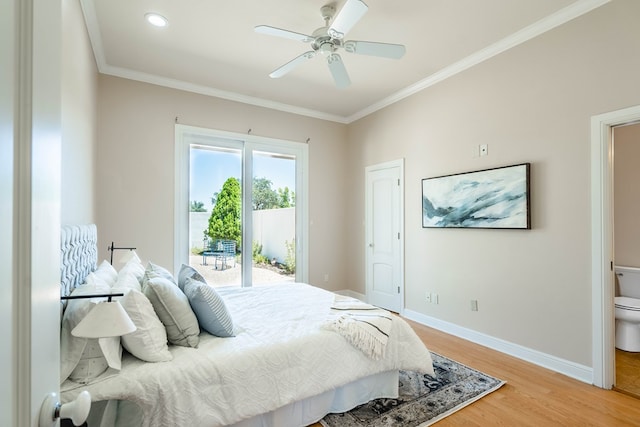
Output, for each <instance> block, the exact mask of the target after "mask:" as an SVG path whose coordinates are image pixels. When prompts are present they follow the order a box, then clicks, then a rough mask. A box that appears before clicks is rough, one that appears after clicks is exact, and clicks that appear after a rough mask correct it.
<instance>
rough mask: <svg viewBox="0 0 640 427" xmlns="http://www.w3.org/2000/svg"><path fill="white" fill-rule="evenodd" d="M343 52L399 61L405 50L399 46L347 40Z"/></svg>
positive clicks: (402, 46)
mask: <svg viewBox="0 0 640 427" xmlns="http://www.w3.org/2000/svg"><path fill="white" fill-rule="evenodd" d="M343 47H344V50H346V51H347V52H350V53H357V54H358V55H370V56H380V57H382V58H391V59H400V58H402V56H403V55H404V54H405V52H406V51H407V49H406V48H405V47H404V45H401V44H391V43H377V42H363V41H357V40H349V41H346V42H344V44H343Z"/></svg>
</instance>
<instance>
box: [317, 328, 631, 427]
mask: <svg viewBox="0 0 640 427" xmlns="http://www.w3.org/2000/svg"><path fill="white" fill-rule="evenodd" d="M409 324H410V325H411V326H412V327H413V329H414V330H415V331H416V333H417V334H418V336H420V338H421V339H422V341H423V342H424V343H425V344H426V345H427V347H428V348H429V350H431V351H433V352H436V353H439V354H441V355H443V356H447V357H449V358H451V359H454V360H456V361H458V362H460V363H464V364H465V365H468V366H470V367H472V368H475V369H478V370H480V371H482V372H485V373H487V374H489V375H493V376H495V377H497V378H500V379H502V380H505V381H506V382H507V383H506V384H505V385H504V386H502V387H501V388H500V389H499V390H497V391H495V392H493V393H491V394H490V395H488V396H486V397H484V398H482V399H480V400H479V401H477V402H475V403H473V404H471V405H469V406H468V407H466V408H464V409H462V410H460V411H458V412H456V413H454V414H452V415H450V416H449V417H447V418H445V419H443V420H441V421H439V422H438V423H437V426H438V427H454V426H478V427H481V426H482V427H487V426H491V427H493V426H508V427H516V426H517V427H520V426H532V427H540V426H563V427H565V426H566V427H569V426H581V427H582V426H616V427H617V426H640V399H636V398H634V397H631V396H628V395H626V394H623V393H619V392H616V391H612V390H602V389H600V388H597V387H595V386H592V385H589V384H585V383H583V382H580V381H577V380H574V379H572V378H569V377H566V376H564V375H562V374H558V373H556V372H553V371H550V370H547V369H545V368H541V367H538V366H536V365H533V364H530V363H527V362H524V361H522V360H520V359H517V358H515V357H511V356H508V355H506V354H504V353H500V352H497V351H494V350H490V349H488V348H486V347H483V346H480V345H477V344H474V343H471V342H469V341H466V340H463V339H460V338H457V337H454V336H451V335H448V334H445V333H443V332H440V331H437V330H435V329H431V328H428V327H426V326H422V325H420V324H417V323H415V322H411V321H409ZM311 427H321V425H320V424H319V423H316V424H313V425H312V426H311Z"/></svg>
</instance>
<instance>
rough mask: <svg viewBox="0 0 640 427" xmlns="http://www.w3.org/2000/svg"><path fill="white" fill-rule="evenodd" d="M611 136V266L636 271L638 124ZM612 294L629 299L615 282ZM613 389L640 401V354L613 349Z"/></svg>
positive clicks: (639, 247)
mask: <svg viewBox="0 0 640 427" xmlns="http://www.w3.org/2000/svg"><path fill="white" fill-rule="evenodd" d="M612 134H613V135H612V138H611V139H612V145H613V147H612V149H613V156H612V158H613V161H612V164H613V230H614V231H613V242H614V243H613V251H614V265H615V266H625V267H635V268H640V227H638V221H637V220H638V218H640V188H638V186H637V185H635V183H637V182H640V168H638V162H639V161H640V123H625V124H622V125H619V126H614V127H613V128H612ZM620 274H622V273H620ZM627 280H629V279H627ZM615 295H616V296H630V295H624V294H623V293H621V292H620V287H619V286H618V282H617V279H616V286H615ZM622 347H623V348H624V346H622ZM614 388H615V389H616V390H618V391H621V392H624V393H626V394H631V395H634V396H635V397H638V398H640V353H638V352H630V351H624V350H621V349H619V348H616V349H615V386H614Z"/></svg>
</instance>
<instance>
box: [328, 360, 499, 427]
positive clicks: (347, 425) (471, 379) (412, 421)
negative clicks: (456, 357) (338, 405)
mask: <svg viewBox="0 0 640 427" xmlns="http://www.w3.org/2000/svg"><path fill="white" fill-rule="evenodd" d="M431 356H432V357H433V366H434V370H435V371H436V377H435V378H433V377H431V376H429V375H425V374H419V373H416V372H410V371H400V383H399V397H398V398H397V399H376V400H372V401H371V402H368V403H365V404H364V405H360V406H358V407H356V408H354V409H352V410H351V411H349V412H345V413H342V414H329V415H327V416H326V417H324V418H323V419H322V420H321V421H320V423H321V424H322V425H323V426H325V427H364V426H366V427H425V426H429V425H431V424H433V423H435V422H436V421H439V420H441V419H442V418H444V417H446V416H448V415H451V414H453V413H454V412H456V411H458V410H460V409H462V408H464V407H465V406H467V405H469V404H471V403H473V402H475V401H476V400H478V399H480V398H482V397H484V396H486V395H487V394H489V393H491V392H493V391H495V390H497V389H499V388H500V387H501V386H502V385H503V384H504V381H501V380H499V379H496V378H493V377H491V376H489V375H487V374H483V373H482V372H479V371H476V370H475V369H472V368H469V367H468V366H465V365H463V364H461V363H458V362H456V361H453V360H451V359H448V358H446V357H444V356H440V355H439V354H436V353H433V352H432V353H431Z"/></svg>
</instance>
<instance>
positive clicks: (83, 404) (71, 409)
mask: <svg viewBox="0 0 640 427" xmlns="http://www.w3.org/2000/svg"><path fill="white" fill-rule="evenodd" d="M90 409H91V395H90V394H89V392H88V391H86V390H85V391H83V392H81V393H80V394H79V395H78V397H76V400H74V401H73V402H68V403H65V404H64V405H62V404H61V403H60V402H59V401H58V395H57V394H56V393H51V394H49V395H48V396H47V398H46V399H45V400H44V402H43V403H42V406H41V407H40V418H39V424H38V427H55V425H56V421H57V420H58V418H63V419H70V420H71V422H72V423H73V425H74V426H79V425H81V424H82V423H84V422H85V421H86V420H87V417H88V416H89V410H90Z"/></svg>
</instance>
